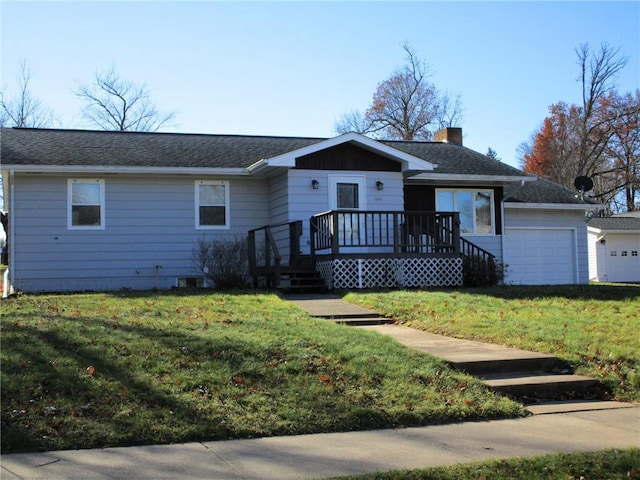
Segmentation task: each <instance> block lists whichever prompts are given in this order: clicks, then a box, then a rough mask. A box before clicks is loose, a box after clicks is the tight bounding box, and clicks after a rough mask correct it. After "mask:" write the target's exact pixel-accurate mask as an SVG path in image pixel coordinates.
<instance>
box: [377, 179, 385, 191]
mask: <svg viewBox="0 0 640 480" xmlns="http://www.w3.org/2000/svg"><path fill="white" fill-rule="evenodd" d="M376 188H377V189H378V190H384V183H382V182H381V181H380V180H378V181H377V182H376Z"/></svg>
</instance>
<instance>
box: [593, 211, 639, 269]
mask: <svg viewBox="0 0 640 480" xmlns="http://www.w3.org/2000/svg"><path fill="white" fill-rule="evenodd" d="M588 239H589V278H590V279H591V280H594V281H597V282H640V212H632V213H627V214H620V215H614V216H612V217H594V218H592V219H591V220H589V223H588Z"/></svg>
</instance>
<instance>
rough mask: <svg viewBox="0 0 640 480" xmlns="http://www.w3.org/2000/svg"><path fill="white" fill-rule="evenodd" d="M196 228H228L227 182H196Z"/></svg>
mask: <svg viewBox="0 0 640 480" xmlns="http://www.w3.org/2000/svg"><path fill="white" fill-rule="evenodd" d="M195 190H196V228H198V229H216V228H229V182H227V181H218V180H196V188H195Z"/></svg>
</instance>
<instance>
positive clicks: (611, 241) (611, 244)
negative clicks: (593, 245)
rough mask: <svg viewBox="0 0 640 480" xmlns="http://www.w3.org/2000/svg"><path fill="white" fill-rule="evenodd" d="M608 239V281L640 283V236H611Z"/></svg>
mask: <svg viewBox="0 0 640 480" xmlns="http://www.w3.org/2000/svg"><path fill="white" fill-rule="evenodd" d="M606 238H607V242H606V255H607V257H606V260H605V262H606V266H607V275H608V278H607V280H608V281H609V282H640V235H637V234H628V235H627V234H623V235H616V234H609V235H607V237H606Z"/></svg>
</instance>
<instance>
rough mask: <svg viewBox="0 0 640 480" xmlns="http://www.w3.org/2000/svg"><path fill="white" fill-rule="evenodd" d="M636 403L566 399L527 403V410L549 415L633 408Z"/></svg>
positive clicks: (535, 413)
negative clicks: (562, 400)
mask: <svg viewBox="0 0 640 480" xmlns="http://www.w3.org/2000/svg"><path fill="white" fill-rule="evenodd" d="M633 407H637V405H635V404H633V403H626V402H615V401H613V400H568V401H564V402H539V403H534V404H531V405H527V410H529V412H531V413H532V414H534V415H550V414H553V413H574V412H592V411H594V410H614V409H619V408H633Z"/></svg>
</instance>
